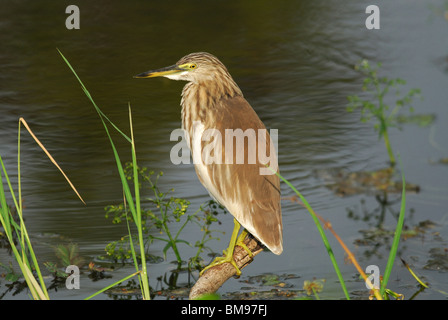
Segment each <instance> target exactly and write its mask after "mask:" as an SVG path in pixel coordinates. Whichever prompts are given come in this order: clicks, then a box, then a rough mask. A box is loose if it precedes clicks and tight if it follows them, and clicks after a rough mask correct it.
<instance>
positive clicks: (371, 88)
mask: <svg viewBox="0 0 448 320" xmlns="http://www.w3.org/2000/svg"><path fill="white" fill-rule="evenodd" d="M380 67H381V64H380V63H378V64H377V66H376V67H371V66H370V63H369V61H368V60H365V59H364V60H362V61H361V62H360V63H358V64H356V66H355V70H357V71H359V72H361V73H362V74H363V75H364V76H365V78H364V81H363V86H362V90H363V91H365V92H366V93H367V99H362V98H361V97H360V96H358V95H351V96H348V97H347V98H348V101H349V104H348V106H347V111H349V112H353V111H355V110H356V109H358V108H360V109H361V121H362V122H368V121H370V120H371V119H372V118H376V120H377V122H376V123H375V124H374V129H375V130H376V131H378V138H379V139H381V138H383V139H384V143H385V145H386V149H387V154H388V155H389V161H390V164H391V166H394V165H395V164H396V159H395V156H394V152H393V150H392V146H391V143H390V139H389V128H391V127H398V124H399V121H398V120H397V119H399V118H398V117H397V115H398V112H399V111H400V109H402V108H403V107H406V106H407V107H409V111H410V112H413V108H412V107H411V102H412V99H413V98H414V97H415V96H418V95H420V93H421V91H420V89H411V90H409V91H408V93H406V94H405V95H404V96H401V97H400V90H399V86H404V85H405V84H406V81H405V80H403V79H400V78H396V79H389V78H387V77H380V76H379V75H378V69H379V68H380ZM392 89H395V96H396V99H395V102H394V105H393V107H392V106H391V105H389V104H388V103H387V102H386V101H387V100H389V93H390V92H391V90H392Z"/></svg>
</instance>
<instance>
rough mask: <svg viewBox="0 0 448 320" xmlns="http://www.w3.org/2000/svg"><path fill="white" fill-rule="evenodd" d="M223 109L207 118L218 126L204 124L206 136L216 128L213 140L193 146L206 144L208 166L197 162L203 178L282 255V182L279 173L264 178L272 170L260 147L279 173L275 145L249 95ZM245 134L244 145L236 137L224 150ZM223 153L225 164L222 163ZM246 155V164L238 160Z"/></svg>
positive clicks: (223, 104) (229, 100)
mask: <svg viewBox="0 0 448 320" xmlns="http://www.w3.org/2000/svg"><path fill="white" fill-rule="evenodd" d="M217 105H218V107H217V109H218V110H213V111H210V113H209V114H207V117H209V116H210V117H213V119H211V121H207V123H213V124H214V128H210V127H207V125H206V124H199V126H202V127H201V128H198V130H199V131H201V132H202V133H204V132H205V131H206V130H207V129H212V130H211V131H209V136H208V137H209V139H207V137H205V135H203V137H202V140H204V137H205V141H201V142H199V141H197V142H196V143H194V142H193V147H194V145H196V146H198V145H200V146H201V160H202V163H201V161H195V162H196V163H195V168H196V173H197V175H198V178H199V180H200V181H201V183H202V184H203V185H204V187H205V188H206V189H207V190H208V191H209V193H210V194H211V195H212V196H213V197H214V198H215V199H216V200H217V201H218V202H219V203H221V204H222V205H223V206H225V207H226V208H227V210H228V211H229V212H230V213H231V214H232V215H233V216H234V217H235V218H236V219H237V220H238V222H239V223H240V224H241V225H242V226H243V227H244V228H246V230H247V231H248V232H250V233H251V234H252V235H253V236H255V237H256V238H257V239H258V240H260V241H261V242H262V243H263V244H264V245H266V246H267V247H268V248H269V249H270V250H271V251H272V252H273V253H275V254H280V253H281V252H282V251H283V237H282V229H283V227H282V215H281V206H280V181H279V178H278V176H277V175H275V174H260V173H261V172H262V171H263V170H269V169H267V168H266V166H265V164H263V163H261V162H260V160H261V159H260V157H259V154H258V153H259V148H260V147H263V148H264V150H263V149H262V150H261V151H263V152H264V155H267V156H268V157H270V162H268V165H269V166H271V167H274V168H275V169H276V171H277V172H278V168H277V158H276V153H275V147H274V145H273V144H272V140H271V138H270V136H269V133H268V132H267V131H266V128H265V126H264V125H263V123H262V122H261V120H260V119H259V118H258V116H257V114H256V113H255V111H254V110H253V109H252V107H251V106H250V105H249V103H248V102H247V101H246V100H245V99H244V98H243V97H241V96H237V97H233V98H226V99H221V101H219V103H218V104H217ZM226 129H227V132H226ZM229 129H232V130H233V131H229ZM238 129H240V130H241V131H237V130H238ZM259 129H260V130H261V131H259ZM242 133H244V134H245V138H244V144H243V143H242V141H240V142H239V143H238V141H237V140H238V139H233V137H232V139H228V140H227V143H226V144H225V146H222V147H221V149H219V147H220V144H221V142H222V143H224V142H225V141H226V134H227V135H228V136H227V138H230V137H231V135H232V134H235V135H238V134H240V135H241V134H242ZM264 134H265V135H264ZM219 135H220V137H219ZM254 135H255V136H254ZM230 140H233V145H232V147H229V146H230V145H231V144H230ZM254 144H255V145H256V147H257V148H254ZM245 146H247V147H246V148H245ZM229 148H230V149H229ZM219 150H220V151H221V157H220V159H221V161H217V160H218V157H217V153H216V152H219ZM254 150H255V151H254ZM254 152H255V156H254V154H253V153H254ZM193 154H194V151H193ZM241 154H244V159H243V161H242V159H241V158H238V156H240V155H241ZM226 156H227V159H226ZM210 160H211V161H210ZM198 162H199V163H198ZM210 162H211V163H210ZM217 162H218V163H217ZM219 162H221V163H219ZM241 162H242V163H241ZM260 170H262V171H260ZM265 173H266V172H265Z"/></svg>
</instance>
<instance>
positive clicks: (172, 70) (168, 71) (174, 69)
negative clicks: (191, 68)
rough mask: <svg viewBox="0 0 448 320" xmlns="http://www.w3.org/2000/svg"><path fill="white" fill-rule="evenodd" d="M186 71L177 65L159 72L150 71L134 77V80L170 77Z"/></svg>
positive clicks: (158, 70)
mask: <svg viewBox="0 0 448 320" xmlns="http://www.w3.org/2000/svg"><path fill="white" fill-rule="evenodd" d="M184 71H186V70H185V69H183V68H181V67H179V66H177V65H172V66H169V67H165V68H161V69H157V70H150V71H146V72H143V73H140V74H138V75H136V76H134V78H154V77H165V76H168V75H171V74H176V73H180V72H184Z"/></svg>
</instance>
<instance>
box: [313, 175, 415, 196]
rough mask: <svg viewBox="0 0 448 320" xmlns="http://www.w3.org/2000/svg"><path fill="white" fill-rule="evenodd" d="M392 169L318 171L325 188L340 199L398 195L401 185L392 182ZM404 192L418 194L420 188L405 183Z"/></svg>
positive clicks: (399, 181) (397, 182)
mask: <svg viewBox="0 0 448 320" xmlns="http://www.w3.org/2000/svg"><path fill="white" fill-rule="evenodd" d="M394 173H395V171H394V169H393V168H385V169H380V170H376V171H360V172H346V171H343V170H333V171H319V172H318V176H320V177H322V178H324V179H325V180H326V182H327V184H326V186H327V187H328V188H329V189H330V190H332V191H333V192H334V193H335V194H336V195H338V196H340V197H345V196H351V195H355V194H379V193H381V194H382V193H384V192H386V193H400V192H401V191H402V187H403V184H402V182H401V180H397V181H395V180H394ZM405 187H406V192H414V193H418V192H419V191H420V187H419V186H418V185H415V184H411V183H406V186H405Z"/></svg>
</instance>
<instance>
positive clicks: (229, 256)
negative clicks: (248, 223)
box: [199, 230, 253, 276]
mask: <svg viewBox="0 0 448 320" xmlns="http://www.w3.org/2000/svg"><path fill="white" fill-rule="evenodd" d="M246 235H247V232H246V230H244V231H243V232H242V233H241V235H240V236H239V237H238V239H237V241H236V243H235V245H237V246H240V247H241V248H243V249H244V250H245V251H246V252H247V254H248V255H249V257H250V258H252V257H253V253H252V251H250V249H249V248H248V247H247V246H246V244H245V243H244V239H245V238H246ZM229 249H231V248H227V250H223V253H224V257H216V258H215V259H214V260H213V261H212V263H210V264H209V265H208V266H206V267H205V268H204V269H202V271H201V272H200V273H199V275H200V276H202V274H203V273H204V272H205V271H206V270H208V269H210V268H212V267H214V266H217V265H220V264H223V263H230V264H231V265H232V266H234V267H235V269H236V275H237V276H240V275H241V270H240V269H239V268H238V266H237V265H236V262H235V259H234V258H233V251H234V250H229Z"/></svg>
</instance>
